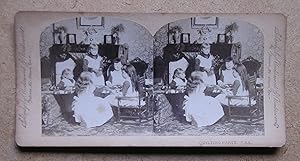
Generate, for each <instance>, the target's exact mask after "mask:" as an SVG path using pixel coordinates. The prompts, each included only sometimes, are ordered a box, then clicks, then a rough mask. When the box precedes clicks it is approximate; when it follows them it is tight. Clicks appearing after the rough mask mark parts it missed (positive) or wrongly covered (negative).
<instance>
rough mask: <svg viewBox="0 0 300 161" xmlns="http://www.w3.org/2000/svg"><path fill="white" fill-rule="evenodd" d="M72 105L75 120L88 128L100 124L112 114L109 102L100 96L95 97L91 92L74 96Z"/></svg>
mask: <svg viewBox="0 0 300 161" xmlns="http://www.w3.org/2000/svg"><path fill="white" fill-rule="evenodd" d="M72 107H73V108H72V110H73V111H74V115H73V116H74V118H75V121H76V122H78V123H83V124H84V125H85V126H86V127H88V128H90V127H96V126H101V125H103V124H104V123H106V122H107V121H108V120H110V119H111V118H112V116H113V112H112V108H111V106H110V105H109V103H108V102H106V101H105V100H104V99H103V98H101V97H95V96H94V95H93V94H92V92H86V93H84V94H80V95H79V96H78V97H77V96H74V101H73V103H72Z"/></svg>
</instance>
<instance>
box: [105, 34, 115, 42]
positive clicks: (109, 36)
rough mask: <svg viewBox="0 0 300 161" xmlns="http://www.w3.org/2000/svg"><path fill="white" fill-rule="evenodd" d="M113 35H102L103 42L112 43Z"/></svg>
mask: <svg viewBox="0 0 300 161" xmlns="http://www.w3.org/2000/svg"><path fill="white" fill-rule="evenodd" d="M112 41H113V36H112V35H104V44H112V43H113V42H112Z"/></svg>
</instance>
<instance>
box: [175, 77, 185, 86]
mask: <svg viewBox="0 0 300 161" xmlns="http://www.w3.org/2000/svg"><path fill="white" fill-rule="evenodd" d="M173 81H174V82H175V84H176V86H177V87H178V86H180V87H181V86H186V83H187V80H186V79H180V78H174V79H173Z"/></svg>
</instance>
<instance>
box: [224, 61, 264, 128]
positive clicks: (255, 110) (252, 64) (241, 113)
mask: <svg viewBox="0 0 300 161" xmlns="http://www.w3.org/2000/svg"><path fill="white" fill-rule="evenodd" d="M242 64H243V65H244V66H245V68H246V70H247V80H248V81H247V86H248V91H249V94H248V95H244V96H227V98H228V118H229V121H230V122H236V123H245V124H253V123H257V122H259V121H261V120H263V108H262V107H263V104H262V103H261V102H262V99H261V97H262V94H263V92H259V91H258V90H260V89H257V87H256V80H257V76H258V70H259V68H260V66H261V63H260V62H258V61H257V60H255V59H254V58H252V57H248V58H247V59H245V60H244V61H242ZM258 93H259V94H258ZM237 101H244V102H243V103H241V104H238V103H236V102H237ZM233 120H235V121H233ZM242 121H244V122H242Z"/></svg>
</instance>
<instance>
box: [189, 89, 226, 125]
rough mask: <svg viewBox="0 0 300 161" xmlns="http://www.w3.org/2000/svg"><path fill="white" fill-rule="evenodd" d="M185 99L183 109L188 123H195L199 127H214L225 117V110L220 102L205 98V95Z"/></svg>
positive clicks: (193, 95) (199, 94)
mask: <svg viewBox="0 0 300 161" xmlns="http://www.w3.org/2000/svg"><path fill="white" fill-rule="evenodd" d="M185 99H186V102H185V103H184V106H183V109H184V110H185V118H186V121H188V122H192V121H194V122H195V123H196V126H197V127H202V126H209V125H213V124H214V123H216V122H217V121H218V120H219V119H220V118H222V117H223V116H224V111H223V108H222V106H221V104H220V103H219V102H218V100H216V99H215V98H213V97H210V96H205V95H204V93H195V94H192V96H185Z"/></svg>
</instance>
